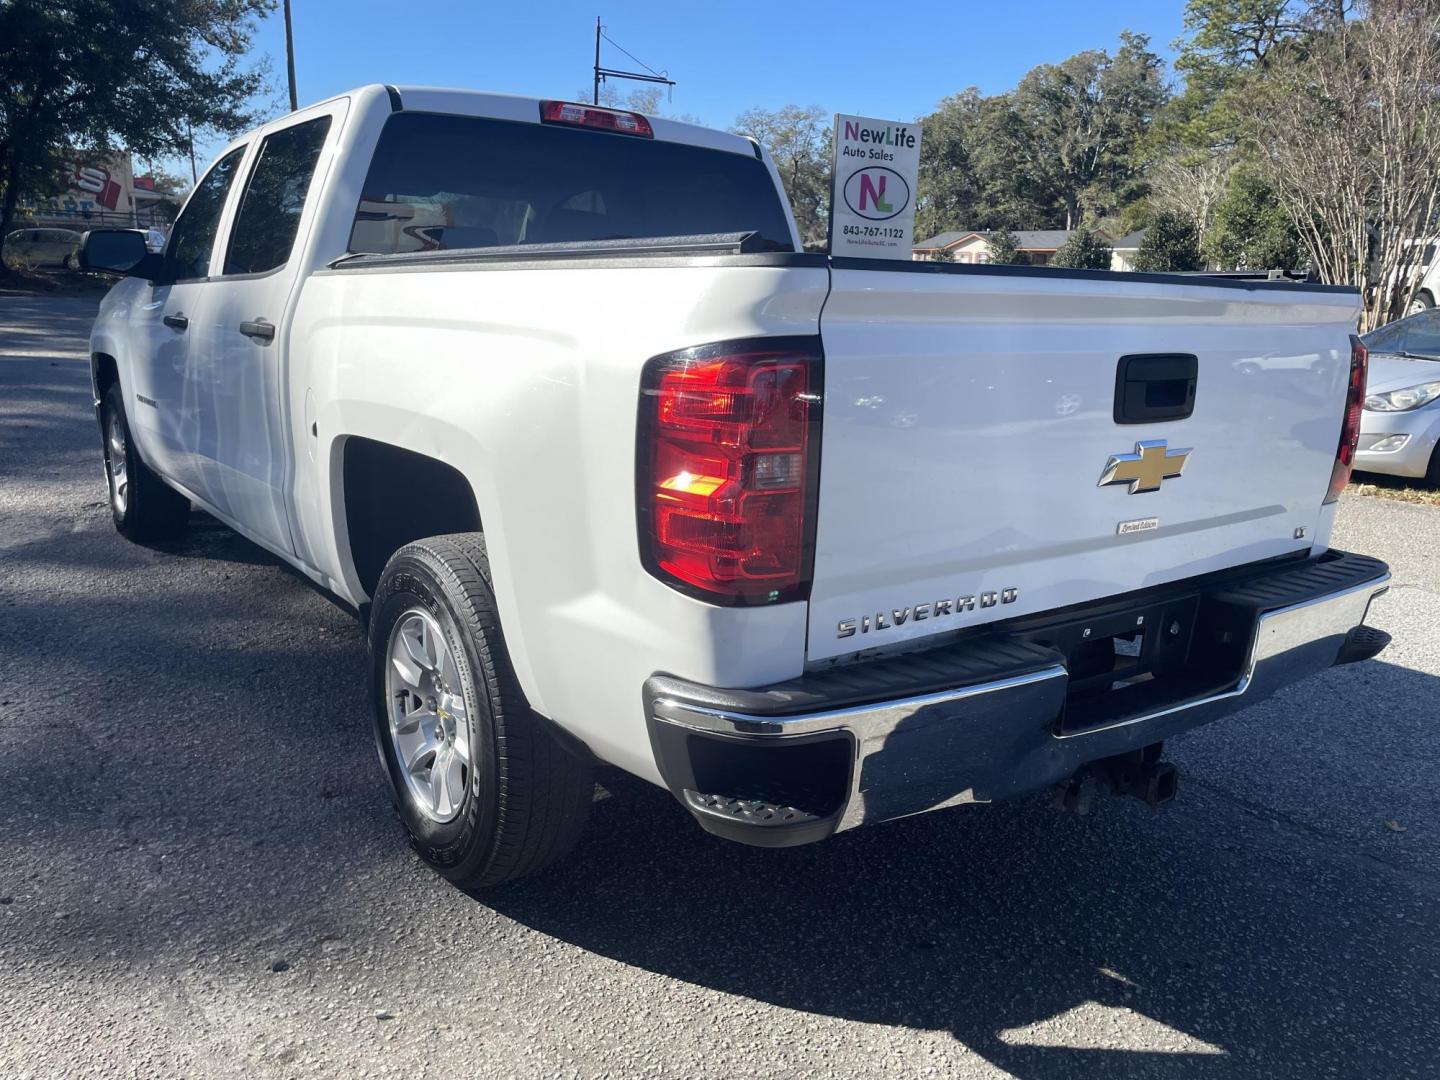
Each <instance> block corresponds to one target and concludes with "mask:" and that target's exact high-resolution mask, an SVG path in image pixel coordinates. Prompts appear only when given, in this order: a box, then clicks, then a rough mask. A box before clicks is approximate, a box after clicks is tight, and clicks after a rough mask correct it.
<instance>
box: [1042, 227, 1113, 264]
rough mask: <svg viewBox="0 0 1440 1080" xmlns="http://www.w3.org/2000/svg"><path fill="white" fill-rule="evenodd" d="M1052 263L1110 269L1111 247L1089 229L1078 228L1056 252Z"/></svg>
mask: <svg viewBox="0 0 1440 1080" xmlns="http://www.w3.org/2000/svg"><path fill="white" fill-rule="evenodd" d="M1050 265H1051V266H1067V267H1069V268H1070V269H1072V270H1109V269H1110V248H1109V246H1108V245H1107V244H1106V243H1105V241H1103V240H1101V239H1100V237H1098V236H1096V235H1095V234H1094V233H1093V232H1091V231H1090V230H1089V229H1076V230H1075V231H1074V232H1072V233H1071V234H1070V238H1069V239H1068V240H1066V241H1065V243H1064V244H1063V245H1061V247H1060V250H1059V251H1057V252H1056V253H1055V258H1054V259H1053V260H1051V262H1050Z"/></svg>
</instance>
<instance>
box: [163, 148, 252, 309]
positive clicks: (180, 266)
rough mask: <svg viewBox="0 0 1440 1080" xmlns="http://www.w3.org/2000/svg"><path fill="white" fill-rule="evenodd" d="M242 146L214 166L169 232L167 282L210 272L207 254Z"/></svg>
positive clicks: (198, 276) (242, 153) (213, 240)
mask: <svg viewBox="0 0 1440 1080" xmlns="http://www.w3.org/2000/svg"><path fill="white" fill-rule="evenodd" d="M244 156H245V148H244V147H243V146H240V147H237V148H235V149H234V150H231V151H230V153H228V154H226V155H225V156H224V157H223V158H221V159H220V160H219V161H217V162H216V163H215V166H214V168H212V169H211V170H210V171H209V172H208V173H206V174H205V177H204V179H203V180H201V181H200V183H199V184H197V185H196V186H195V193H194V194H193V195H191V196H190V201H189V202H188V203H186V204H185V209H184V211H183V212H182V213H181V214H180V216H179V218H177V219H176V221H175V228H174V229H173V230H171V232H170V245H169V246H168V247H167V248H166V249H165V271H166V272H165V277H166V278H167V279H168V280H170V281H185V280H188V279H190V278H203V277H205V275H206V274H208V273H209V272H210V252H211V250H212V249H213V248H214V247H215V232H216V230H217V229H218V228H219V227H220V213H221V211H223V210H224V209H225V196H226V195H227V194H228V193H229V191H230V185H231V184H232V183H234V181H235V173H236V171H237V170H238V169H239V168H240V159H241V158H243V157H244Z"/></svg>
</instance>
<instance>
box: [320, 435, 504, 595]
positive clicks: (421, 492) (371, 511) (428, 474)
mask: <svg viewBox="0 0 1440 1080" xmlns="http://www.w3.org/2000/svg"><path fill="white" fill-rule="evenodd" d="M338 449H339V458H340V460H339V462H338V464H339V473H340V492H339V495H340V498H339V502H340V508H341V511H342V514H343V516H342V519H341V528H340V536H339V537H338V538H337V539H338V540H339V541H340V546H341V549H342V551H343V552H344V554H345V556H346V558H347V559H348V561H349V563H350V569H351V571H352V572H353V573H354V575H355V580H356V582H357V583H358V584H359V586H360V588H361V590H362V591H363V593H364V596H365V597H367V598H368V597H371V596H373V595H374V594H375V586H376V584H377V583H378V582H379V580H380V573H381V571H382V570H384V569H385V564H386V563H387V562H388V561H389V559H390V556H391V555H393V554H394V553H395V552H396V551H398V550H400V548H402V547H404V546H405V545H406V544H409V543H412V542H413V541H416V540H422V539H424V538H425V537H427V536H442V535H445V534H447V533H478V532H484V525H483V522H482V521H481V517H480V507H479V501H478V500H477V498H476V495H475V489H474V488H473V487H472V486H471V483H470V481H469V480H468V479H467V478H466V476H465V474H464V473H462V472H461V471H460V470H459V469H457V468H455V466H453V465H451V464H449V463H447V462H445V461H442V460H440V459H439V458H437V457H432V456H430V455H428V454H424V453H420V452H417V451H415V450H410V449H407V448H405V447H403V446H398V445H396V444H394V443H388V442H383V441H381V440H378V439H371V438H367V437H365V436H362V435H350V436H348V437H346V438H345V439H344V440H343V442H342V443H341V445H340V447H339V448H338ZM396 492H403V493H404V494H405V499H406V503H405V507H404V512H403V513H402V512H397V508H396V506H395V502H394V494H395V493H396Z"/></svg>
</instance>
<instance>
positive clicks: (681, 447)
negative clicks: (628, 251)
mask: <svg viewBox="0 0 1440 1080" xmlns="http://www.w3.org/2000/svg"><path fill="white" fill-rule="evenodd" d="M820 379H821V364H820V353H819V349H818V344H817V343H816V342H815V340H814V339H813V338H772V339H762V340H757V341H741V342H726V343H723V344H719V345H706V346H702V347H700V348H697V349H687V350H685V351H683V352H679V353H671V354H667V355H665V356H659V357H656V358H655V359H653V360H651V361H650V362H649V364H647V365H646V368H645V374H644V377H643V382H642V388H641V398H640V425H639V448H638V481H639V484H638V492H637V495H638V500H639V519H640V546H641V552H642V555H643V558H644V562H645V566H646V569H647V570H649V571H650V572H651V573H652V574H654V575H655V576H656V577H659V578H660V579H661V580H663V581H665V582H666V583H667V584H670V585H672V586H674V587H675V588H677V589H679V590H680V591H682V592H685V593H687V594H689V595H691V596H696V597H699V598H700V599H704V600H708V601H710V602H712V603H719V604H766V603H774V602H777V601H783V600H795V599H801V598H803V597H805V596H807V595H809V589H810V574H811V568H812V565H813V562H814V546H815V541H814V533H815V497H816V488H817V486H818V483H819V465H820V462H819V450H820V445H819V444H820V402H821V385H820Z"/></svg>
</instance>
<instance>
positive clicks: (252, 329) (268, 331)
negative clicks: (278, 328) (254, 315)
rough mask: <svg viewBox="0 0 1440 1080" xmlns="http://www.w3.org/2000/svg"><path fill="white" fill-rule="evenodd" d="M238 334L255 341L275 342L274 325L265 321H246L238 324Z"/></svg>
mask: <svg viewBox="0 0 1440 1080" xmlns="http://www.w3.org/2000/svg"><path fill="white" fill-rule="evenodd" d="M240 332H241V333H242V334H244V335H245V336H246V337H248V338H254V339H255V340H256V341H273V340H275V324H274V323H272V322H269V321H268V320H266V319H246V320H245V321H244V322H242V323H241V324H240Z"/></svg>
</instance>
